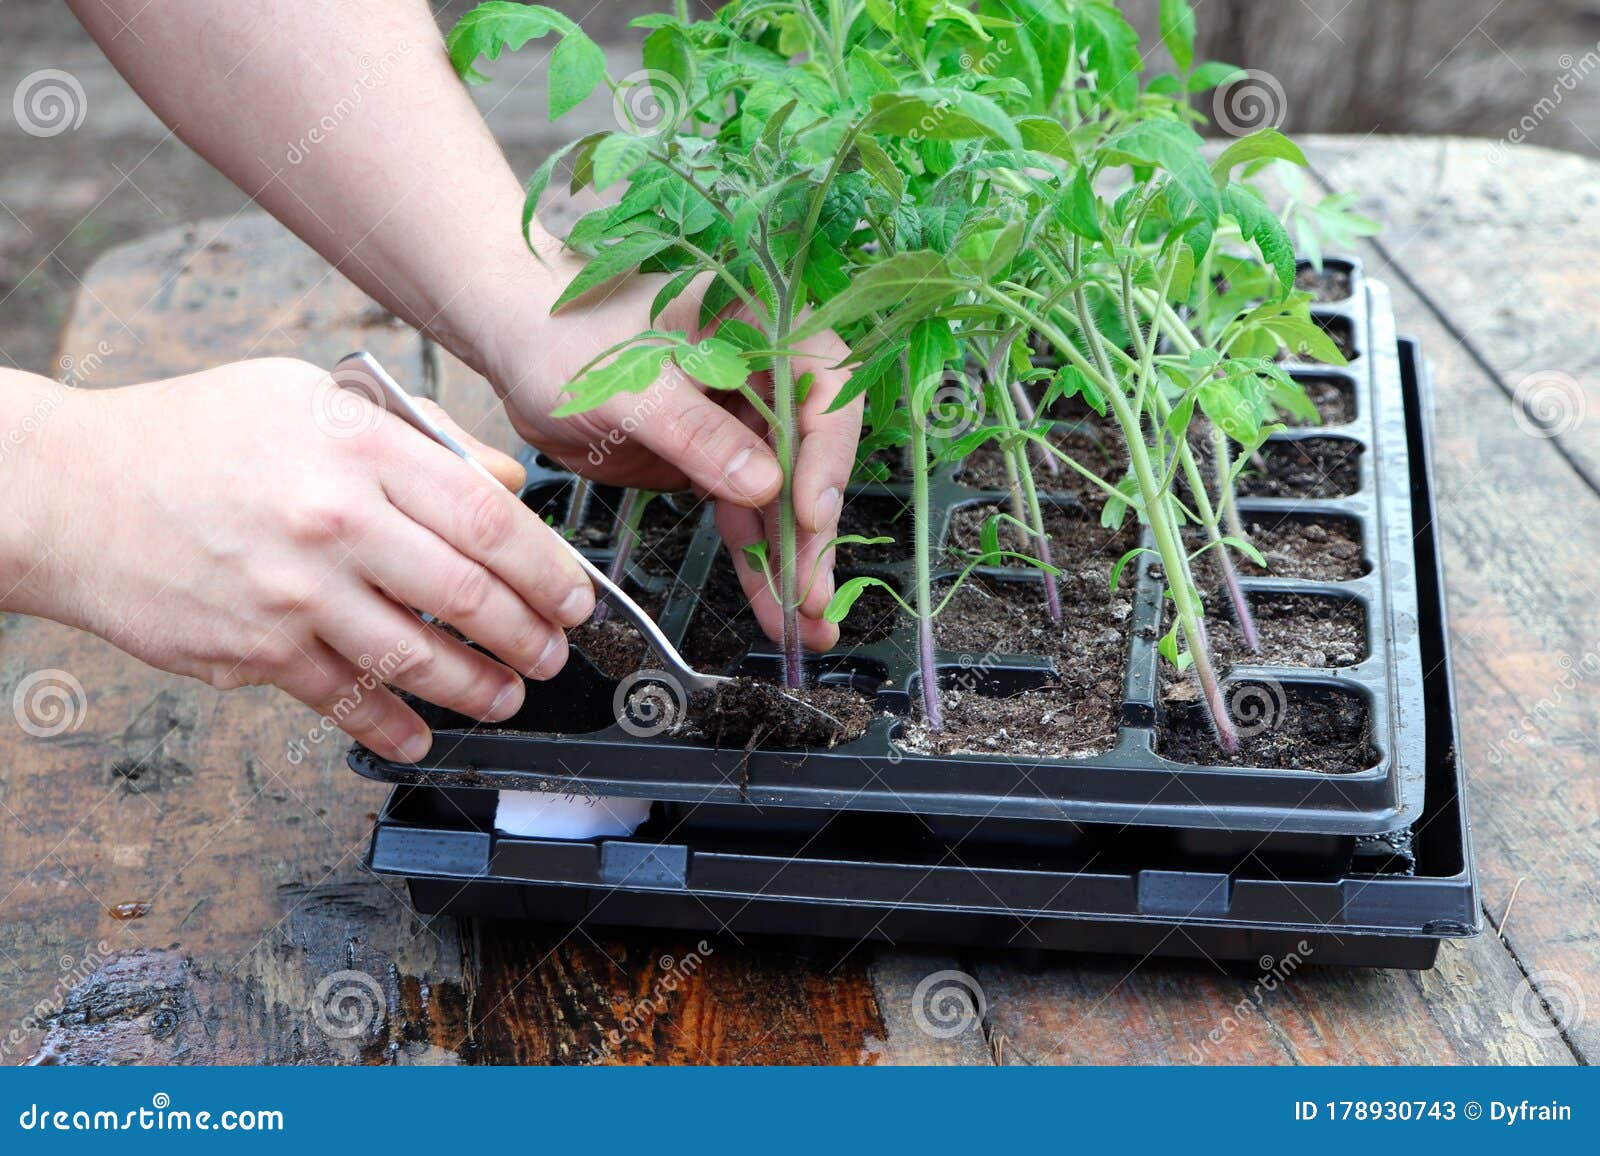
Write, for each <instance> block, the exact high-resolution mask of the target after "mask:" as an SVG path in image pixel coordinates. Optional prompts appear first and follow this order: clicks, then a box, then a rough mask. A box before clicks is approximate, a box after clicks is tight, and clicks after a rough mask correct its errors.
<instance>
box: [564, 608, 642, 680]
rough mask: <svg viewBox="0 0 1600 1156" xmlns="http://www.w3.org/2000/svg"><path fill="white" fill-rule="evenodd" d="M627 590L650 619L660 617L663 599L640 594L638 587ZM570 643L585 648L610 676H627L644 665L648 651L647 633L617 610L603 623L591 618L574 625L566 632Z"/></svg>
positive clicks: (601, 670)
mask: <svg viewBox="0 0 1600 1156" xmlns="http://www.w3.org/2000/svg"><path fill="white" fill-rule="evenodd" d="M628 593H629V594H631V595H633V600H634V601H635V602H637V603H638V604H639V605H640V606H641V607H643V609H644V610H645V612H646V613H648V614H649V615H650V617H651V618H658V617H659V616H660V614H661V599H660V598H653V597H648V596H644V595H641V594H640V593H639V592H638V591H637V590H629V591H628ZM567 644H568V645H569V646H571V647H572V648H573V649H574V650H581V651H583V653H584V655H585V656H586V657H587V658H588V659H589V661H590V662H592V663H594V664H595V666H596V667H598V668H599V670H600V673H602V674H604V675H607V676H609V677H611V678H625V677H626V676H628V675H630V674H632V673H633V672H634V671H636V670H638V669H639V668H640V667H641V666H643V665H644V659H645V654H646V652H647V651H648V650H649V647H648V646H647V645H646V643H645V640H644V636H643V635H641V634H640V633H639V632H638V631H637V630H635V629H634V628H633V626H632V625H631V624H629V623H628V622H627V621H626V620H624V619H622V618H620V617H618V616H617V615H616V614H615V612H611V613H609V614H608V616H607V617H606V620H605V621H604V622H595V621H594V620H593V619H591V620H590V621H588V622H585V623H584V624H583V625H582V626H575V627H573V628H572V629H571V630H569V631H567Z"/></svg>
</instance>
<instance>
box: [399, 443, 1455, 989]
mask: <svg viewBox="0 0 1600 1156" xmlns="http://www.w3.org/2000/svg"><path fill="white" fill-rule="evenodd" d="M1415 420H1417V421H1418V422H1419V423H1420V421H1421V415H1420V414H1417V415H1416V417H1415ZM1419 432H1420V426H1419ZM1426 496H1427V495H1426V492H1425V491H1423V492H1421V493H1420V494H1419V497H1420V498H1424V499H1425V498H1426ZM1422 508H1423V511H1424V517H1425V521H1424V522H1423V523H1422V524H1421V527H1422V532H1421V533H1419V535H1418V540H1419V548H1418V550H1417V561H1418V565H1419V568H1420V572H1421V574H1422V583H1421V591H1422V595H1423V599H1422V600H1423V622H1424V623H1425V625H1424V627H1423V629H1422V631H1421V634H1420V638H1419V646H1420V650H1421V656H1422V663H1423V671H1424V674H1423V677H1422V679H1421V689H1422V699H1423V702H1422V714H1421V715H1419V718H1418V723H1417V726H1418V731H1419V735H1418V745H1419V747H1420V750H1421V754H1422V758H1423V765H1424V768H1425V775H1426V786H1425V796H1424V797H1425V800H1426V806H1425V808H1424V810H1423V811H1422V814H1421V818H1420V821H1419V822H1418V823H1417V824H1416V826H1415V830H1414V832H1413V833H1412V838H1411V840H1410V843H1409V847H1410V849H1411V851H1412V852H1413V853H1414V855H1413V856H1412V857H1406V858H1404V859H1403V860H1402V859H1401V858H1389V859H1387V860H1385V859H1384V857H1383V856H1382V855H1381V854H1374V855H1373V857H1371V858H1370V859H1367V860H1362V859H1360V858H1358V862H1357V867H1356V868H1355V869H1352V870H1349V871H1345V872H1343V873H1341V874H1339V875H1336V876H1333V877H1327V876H1325V875H1320V874H1312V875H1309V876H1305V875H1294V874H1283V873H1278V872H1274V871H1272V870H1270V869H1261V868H1260V867H1259V866H1257V865H1254V864H1252V863H1245V864H1242V865H1236V866H1235V867H1234V868H1233V869H1231V870H1221V869H1217V868H1215V867H1210V866H1207V865H1205V864H1204V863H1203V862H1196V860H1195V857H1194V856H1193V855H1192V854H1189V853H1187V852H1186V850H1185V848H1184V847H1183V846H1182V845H1181V844H1180V843H1178V842H1174V841H1173V840H1171V839H1169V838H1167V837H1166V833H1164V832H1160V831H1158V830H1154V829H1151V828H1140V827H1124V828H1120V829H1112V828H1099V829H1097V830H1096V831H1094V832H1091V833H1089V834H1088V835H1086V837H1085V839H1084V840H1083V841H1081V842H1080V843H1078V844H1076V845H1073V846H1070V847H1054V848H1052V847H1049V846H1048V845H1047V846H1044V847H1037V846H1036V847H1035V848H1033V849H1031V850H1029V851H1026V852H1025V851H1022V850H1019V849H1011V850H1002V849H997V848H994V847H986V846H981V845H969V844H968V842H966V841H964V840H960V839H957V840H953V841H952V840H948V839H945V838H941V837H940V836H939V835H938V834H936V833H935V832H934V831H932V830H931V829H930V828H929V827H928V826H927V825H926V824H924V823H922V822H920V821H919V820H918V818H917V817H916V816H912V815H893V814H882V813H878V814H874V813H870V812H859V811H857V812H850V811H835V812H832V813H830V815H829V816H828V818H827V821H826V822H825V823H824V825H823V826H822V827H821V828H820V829H818V830H811V829H809V827H808V826H807V825H806V824H803V823H802V824H800V825H799V826H798V827H797V828H796V829H795V830H793V831H791V832H789V833H787V834H784V833H783V832H781V831H780V830H779V829H777V828H768V829H764V830H761V831H755V830H752V829H749V828H748V827H745V828H743V829H741V828H740V826H739V825H737V824H734V825H731V826H729V827H728V828H727V829H726V830H724V831H722V832H720V833H716V832H708V831H705V830H693V831H691V830H687V829H686V826H687V825H686V824H685V822H684V820H685V818H686V817H687V814H688V813H689V812H690V811H692V810H694V809H695V808H692V807H686V805H684V804H674V803H657V804H656V805H655V807H654V808H653V813H652V817H651V819H650V821H649V822H648V823H647V824H646V825H645V826H644V827H643V828H641V829H640V830H639V831H638V832H637V833H636V834H635V835H634V836H633V837H631V838H626V839H593V840H580V841H558V840H548V839H535V838H528V837H523V836H512V835H507V834H505V833H503V832H498V831H496V830H495V829H494V813H495V800H496V797H497V794H496V792H495V791H493V790H486V789H481V788H460V787H455V788H444V787H428V786H416V785H408V786H399V787H396V788H395V789H394V790H393V791H392V792H391V794H390V797H389V801H388V803H387V805H386V806H385V808H384V811H383V813H382V815H381V816H380V817H379V820H378V823H377V825H376V828H375V830H374V832H373V837H372V843H371V847H370V849H369V851H368V855H367V865H368V867H369V868H371V869H372V870H373V871H376V872H378V873H380V874H383V875H389V876H394V877H397V878H401V879H404V880H405V881H406V884H407V886H408V888H409V890H410V894H411V899H412V902H413V904H414V905H415V906H416V907H417V909H418V910H419V911H421V912H423V913H424V914H429V915H435V914H449V915H458V916H479V917H486V918H495V919H529V920H537V921H542V922H553V923H558V924H562V925H565V926H568V927H571V926H576V925H579V924H590V925H607V924H609V925H628V926H641V927H656V928H676V929H697V930H700V929H704V930H711V931H730V932H733V933H735V934H737V935H741V936H742V935H749V934H772V935H783V936H805V937H812V936H817V937H833V938H838V939H842V940H845V941H847V943H846V945H844V946H842V947H841V948H840V950H842V951H849V950H854V948H855V946H856V944H858V943H859V942H861V941H864V940H880V941H888V942H894V943H912V942H929V943H944V944H965V945H972V946H977V947H983V948H1004V949H1015V950H1021V951H1024V952H1030V953H1031V952H1041V951H1062V950H1070V951H1086V952H1109V953H1124V954H1130V955H1137V956H1139V957H1141V958H1147V957H1150V956H1173V957H1207V958H1210V959H1214V960H1239V961H1252V962H1254V961H1257V960H1259V959H1260V958H1261V957H1263V956H1271V957H1272V958H1274V959H1282V958H1286V957H1288V955H1289V953H1291V952H1293V953H1295V955H1296V956H1297V957H1298V958H1300V959H1302V960H1304V961H1306V962H1309V963H1316V964H1328V965H1342V966H1362V967H1400V968H1411V969H1424V968H1429V967H1432V966H1433V964H1434V961H1435V958H1436V956H1437V953H1438V949H1439V944H1440V942H1441V941H1443V940H1445V939H1453V938H1464V937H1467V936H1471V935H1475V934H1477V932H1478V930H1479V916H1478V911H1479V906H1478V897H1477V889H1476V885H1475V882H1474V872H1473V862H1472V852H1471V839H1470V831H1469V824H1468V821H1467V813H1466V805H1465V798H1464V796H1463V786H1464V779H1465V776H1464V774H1463V771H1462V768H1461V765H1460V761H1459V751H1460V740H1459V736H1458V734H1457V730H1456V726H1455V714H1454V710H1453V709H1452V707H1453V703H1454V688H1453V685H1452V680H1451V669H1450V661H1449V639H1448V636H1447V634H1446V632H1445V626H1444V614H1443V597H1444V590H1443V583H1442V579H1441V576H1440V573H1439V568H1438V556H1437V551H1436V542H1435V538H1434V534H1433V532H1432V526H1431V521H1432V520H1431V511H1428V510H1427V507H1426V505H1425V504H1424V506H1423V507H1422ZM731 809H732V808H717V810H731ZM779 814H782V812H779ZM1377 842H1381V841H1377ZM1368 850H1369V853H1370V852H1371V851H1372V848H1369V849H1368Z"/></svg>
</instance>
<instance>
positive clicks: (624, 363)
mask: <svg viewBox="0 0 1600 1156" xmlns="http://www.w3.org/2000/svg"><path fill="white" fill-rule="evenodd" d="M666 356H667V350H666V349H665V348H663V347H662V346H660V345H630V346H628V348H626V349H624V350H623V351H622V352H621V353H618V354H617V355H616V357H614V358H612V359H611V360H610V361H608V362H606V363H604V364H603V365H597V366H595V367H594V368H592V369H590V370H589V371H588V372H586V373H584V374H582V375H581V376H580V377H578V378H576V379H574V380H573V381H572V382H570V383H569V384H568V385H567V389H566V392H567V394H568V395H569V400H568V401H566V402H565V403H564V404H562V405H561V406H559V407H558V408H557V409H556V410H555V412H554V413H553V414H552V415H551V416H553V417H571V416H572V415H574V414H579V413H584V412H586V411H588V410H591V409H594V408H595V407H596V406H598V405H602V404H604V403H605V402H607V401H609V400H610V399H611V398H613V397H615V396H616V395H617V394H619V393H643V392H644V391H645V390H647V389H649V388H650V387H651V386H652V385H654V384H655V383H656V381H657V380H659V379H660V377H661V365H662V361H663V359H664V358H665V357H666Z"/></svg>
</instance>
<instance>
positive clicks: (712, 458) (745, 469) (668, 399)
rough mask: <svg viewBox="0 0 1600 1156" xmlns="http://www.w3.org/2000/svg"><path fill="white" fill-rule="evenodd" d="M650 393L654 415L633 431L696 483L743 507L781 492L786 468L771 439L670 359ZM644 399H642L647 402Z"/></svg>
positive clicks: (636, 421) (649, 446)
mask: <svg viewBox="0 0 1600 1156" xmlns="http://www.w3.org/2000/svg"><path fill="white" fill-rule="evenodd" d="M645 396H646V397H648V398H650V399H652V402H653V404H652V407H651V412H650V416H649V418H648V420H643V421H640V420H635V421H634V422H633V423H632V424H633V426H634V430H633V432H632V433H631V434H630V435H629V436H631V437H632V438H633V440H634V441H636V442H637V443H638V444H639V445H642V446H644V447H645V448H647V449H649V450H651V451H652V452H654V453H655V454H657V455H659V456H660V457H662V458H664V459H666V461H668V462H669V463H671V464H672V465H673V466H674V467H676V468H677V469H680V470H682V471H683V472H684V474H685V475H686V476H687V477H688V478H689V480H690V481H691V482H693V483H694V484H695V485H697V486H700V487H702V488H704V489H705V490H706V492H707V493H710V494H712V495H713V496H715V497H717V498H721V499H723V500H726V501H729V502H733V503H735V504H737V505H740V506H752V507H755V506H762V505H765V504H766V503H768V502H770V501H772V500H773V499H774V498H776V497H777V496H778V491H779V490H780V489H781V488H782V487H783V471H782V469H781V468H779V466H778V459H777V458H776V457H775V456H774V455H773V453H772V450H771V449H770V448H768V446H767V444H766V442H764V441H762V439H761V438H760V437H759V436H758V435H757V434H756V433H755V432H754V431H752V430H751V429H749V428H748V427H747V426H746V425H745V424H744V423H743V422H741V421H740V420H739V419H738V418H737V417H735V416H734V415H733V414H731V413H730V412H729V411H728V410H727V409H726V408H724V407H723V406H722V405H720V404H718V403H717V402H716V401H714V400H712V399H711V398H709V397H707V396H706V395H705V394H703V393H701V392H700V390H699V388H698V387H697V386H696V385H695V384H694V383H693V382H692V381H690V379H689V378H688V377H687V376H686V375H685V374H684V373H683V371H682V370H680V369H678V368H677V366H676V365H673V364H672V363H670V362H669V363H668V364H667V365H666V367H665V368H664V369H663V371H662V377H661V380H660V381H658V382H657V383H656V384H655V385H654V386H652V387H651V390H650V392H649V393H648V394H646V395H645ZM641 404H642V403H641Z"/></svg>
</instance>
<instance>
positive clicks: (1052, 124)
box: [1017, 116, 1078, 162]
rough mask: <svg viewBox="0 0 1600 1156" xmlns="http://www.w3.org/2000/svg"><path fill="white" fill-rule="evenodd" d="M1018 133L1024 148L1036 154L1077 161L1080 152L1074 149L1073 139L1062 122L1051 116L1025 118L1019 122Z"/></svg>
mask: <svg viewBox="0 0 1600 1156" xmlns="http://www.w3.org/2000/svg"><path fill="white" fill-rule="evenodd" d="M1017 131H1018V132H1020V133H1021V134H1022V143H1023V145H1024V147H1026V148H1028V149H1030V150H1032V151H1033V152H1036V153H1045V154H1047V155H1049V156H1053V157H1060V158H1061V159H1062V160H1064V161H1069V162H1071V161H1076V160H1077V157H1078V150H1077V149H1075V148H1073V147H1072V138H1071V137H1070V136H1068V135H1067V130H1066V129H1065V128H1063V127H1062V126H1061V122H1060V121H1058V120H1056V119H1055V118H1054V117H1049V116H1024V117H1021V118H1019V119H1018V120H1017Z"/></svg>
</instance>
